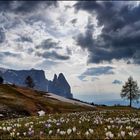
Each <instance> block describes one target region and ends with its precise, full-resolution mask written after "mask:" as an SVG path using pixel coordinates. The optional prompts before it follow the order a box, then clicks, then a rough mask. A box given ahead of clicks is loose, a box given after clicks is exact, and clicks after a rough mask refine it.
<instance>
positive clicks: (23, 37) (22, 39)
mask: <svg viewBox="0 0 140 140" xmlns="http://www.w3.org/2000/svg"><path fill="white" fill-rule="evenodd" d="M16 41H18V42H30V43H32V42H33V40H32V38H31V37H28V36H20V37H19V38H17V39H16Z"/></svg>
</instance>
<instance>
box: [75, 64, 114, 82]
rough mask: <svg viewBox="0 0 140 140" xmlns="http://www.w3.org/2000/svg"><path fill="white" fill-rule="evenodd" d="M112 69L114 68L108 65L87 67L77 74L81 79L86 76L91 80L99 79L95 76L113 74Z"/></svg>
mask: <svg viewBox="0 0 140 140" xmlns="http://www.w3.org/2000/svg"><path fill="white" fill-rule="evenodd" d="M113 69H114V68H113V67H110V66H100V67H92V68H88V69H87V70H86V71H85V72H83V73H82V74H81V75H80V76H78V78H79V79H80V80H82V81H83V80H84V79H85V78H86V77H87V76H91V77H92V81H95V80H99V78H98V77H96V76H101V75H110V74H114V72H113Z"/></svg>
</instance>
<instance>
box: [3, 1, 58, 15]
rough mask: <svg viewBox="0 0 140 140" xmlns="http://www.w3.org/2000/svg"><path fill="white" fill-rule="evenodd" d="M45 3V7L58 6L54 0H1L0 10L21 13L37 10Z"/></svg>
mask: <svg viewBox="0 0 140 140" xmlns="http://www.w3.org/2000/svg"><path fill="white" fill-rule="evenodd" d="M41 5H43V7H44V8H47V7H49V6H52V5H53V6H57V2H56V1H55V0H54V1H0V11H12V12H16V13H17V12H19V13H28V12H32V11H36V10H37V9H38V8H39V6H41Z"/></svg>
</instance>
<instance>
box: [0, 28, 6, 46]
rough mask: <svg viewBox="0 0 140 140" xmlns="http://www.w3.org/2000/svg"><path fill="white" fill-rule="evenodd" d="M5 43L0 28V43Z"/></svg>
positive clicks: (2, 31) (3, 34)
mask: <svg viewBox="0 0 140 140" xmlns="http://www.w3.org/2000/svg"><path fill="white" fill-rule="evenodd" d="M4 41H5V33H4V30H3V29H2V28H0V43H3V42H4Z"/></svg>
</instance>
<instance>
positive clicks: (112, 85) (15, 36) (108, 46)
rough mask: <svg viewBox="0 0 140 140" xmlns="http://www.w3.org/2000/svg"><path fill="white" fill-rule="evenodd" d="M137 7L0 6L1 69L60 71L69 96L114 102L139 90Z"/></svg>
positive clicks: (38, 3)
mask: <svg viewBox="0 0 140 140" xmlns="http://www.w3.org/2000/svg"><path fill="white" fill-rule="evenodd" d="M139 14H140V5H139V2H137V1H134V2H121V1H115V2H101V1H98V2H92V1H91V2H90V1H89V2H84V1H51V2H45V1H36V2H32V1H29V2H27V1H9V2H8V1H7V2H2V1H1V2H0V60H1V61H0V67H5V68H10V69H31V68H36V69H43V70H44V71H45V74H46V77H47V79H52V78H53V75H54V73H56V74H58V73H60V72H63V73H64V75H65V77H66V79H67V80H68V82H69V83H70V85H71V88H72V93H73V95H74V97H77V98H80V99H83V100H86V101H102V100H114V99H119V98H120V97H119V96H120V90H121V87H122V85H123V84H124V81H126V80H127V78H128V77H129V76H130V75H131V76H133V78H134V79H135V80H137V81H138V83H139V85H140V74H139V73H140V16H139Z"/></svg>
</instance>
